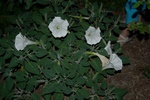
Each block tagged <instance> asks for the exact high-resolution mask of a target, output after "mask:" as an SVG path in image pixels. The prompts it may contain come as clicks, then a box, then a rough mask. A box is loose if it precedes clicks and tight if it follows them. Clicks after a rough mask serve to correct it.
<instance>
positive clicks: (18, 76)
mask: <svg viewBox="0 0 150 100" xmlns="http://www.w3.org/2000/svg"><path fill="white" fill-rule="evenodd" d="M25 75H26V74H25V72H24V71H17V72H15V73H14V76H15V78H16V81H17V82H22V81H25V80H27V78H25Z"/></svg>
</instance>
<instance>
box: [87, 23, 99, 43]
mask: <svg viewBox="0 0 150 100" xmlns="http://www.w3.org/2000/svg"><path fill="white" fill-rule="evenodd" d="M100 32H101V31H100V29H99V27H98V28H97V29H95V28H94V27H92V26H90V27H89V28H88V29H87V30H86V34H85V35H84V36H85V38H86V41H87V43H88V44H90V45H94V44H97V43H99V42H100V40H101V39H102V37H101V36H100Z"/></svg>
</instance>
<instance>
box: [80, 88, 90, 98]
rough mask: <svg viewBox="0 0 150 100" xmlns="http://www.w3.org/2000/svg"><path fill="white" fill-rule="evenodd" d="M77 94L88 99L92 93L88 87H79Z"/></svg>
mask: <svg viewBox="0 0 150 100" xmlns="http://www.w3.org/2000/svg"><path fill="white" fill-rule="evenodd" d="M77 94H78V96H80V97H82V98H85V99H88V98H89V95H90V93H89V91H88V90H86V89H79V90H78V91H77Z"/></svg>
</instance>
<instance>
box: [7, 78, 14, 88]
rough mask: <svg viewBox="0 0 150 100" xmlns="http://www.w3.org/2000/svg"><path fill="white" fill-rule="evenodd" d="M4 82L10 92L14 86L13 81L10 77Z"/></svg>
mask: <svg viewBox="0 0 150 100" xmlns="http://www.w3.org/2000/svg"><path fill="white" fill-rule="evenodd" d="M5 82H6V86H7V87H8V90H9V91H11V90H12V88H13V86H14V80H13V79H12V78H11V77H7V78H6V81H5Z"/></svg>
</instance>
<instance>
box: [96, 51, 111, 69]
mask: <svg viewBox="0 0 150 100" xmlns="http://www.w3.org/2000/svg"><path fill="white" fill-rule="evenodd" d="M93 55H96V56H98V57H99V59H100V60H101V62H102V67H103V66H105V65H106V64H107V63H108V61H109V60H108V58H106V57H105V56H103V55H100V54H99V53H94V52H93Z"/></svg>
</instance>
